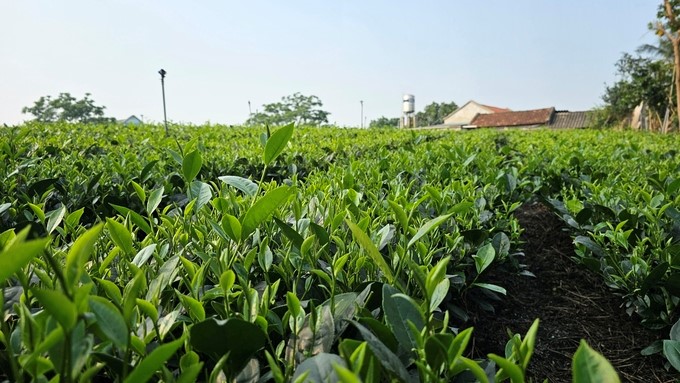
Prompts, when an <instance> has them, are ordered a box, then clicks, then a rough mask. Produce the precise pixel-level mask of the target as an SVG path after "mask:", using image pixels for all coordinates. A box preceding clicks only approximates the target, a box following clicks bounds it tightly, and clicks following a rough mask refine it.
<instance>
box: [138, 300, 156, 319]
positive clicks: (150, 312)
mask: <svg viewBox="0 0 680 383" xmlns="http://www.w3.org/2000/svg"><path fill="white" fill-rule="evenodd" d="M135 301H136V302H137V307H139V309H140V310H141V311H142V312H143V313H144V315H146V316H148V317H149V318H150V319H151V320H152V321H153V322H154V323H156V322H158V310H157V309H156V307H155V306H154V305H152V304H151V302H149V301H147V300H144V299H140V298H137V299H136V300H135Z"/></svg>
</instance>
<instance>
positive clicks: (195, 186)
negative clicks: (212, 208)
mask: <svg viewBox="0 0 680 383" xmlns="http://www.w3.org/2000/svg"><path fill="white" fill-rule="evenodd" d="M189 194H190V196H191V198H192V199H196V210H198V209H200V208H202V207H203V206H205V205H206V204H207V203H208V202H210V199H211V198H212V196H213V195H212V189H210V185H208V184H207V183H205V182H201V181H192V182H191V186H189Z"/></svg>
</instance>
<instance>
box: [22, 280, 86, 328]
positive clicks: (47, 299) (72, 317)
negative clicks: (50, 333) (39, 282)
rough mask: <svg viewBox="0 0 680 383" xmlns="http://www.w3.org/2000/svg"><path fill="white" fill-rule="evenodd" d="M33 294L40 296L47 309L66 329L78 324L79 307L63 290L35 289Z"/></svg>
mask: <svg viewBox="0 0 680 383" xmlns="http://www.w3.org/2000/svg"><path fill="white" fill-rule="evenodd" d="M33 295H35V297H36V298H38V301H40V303H41V304H42V305H43V307H44V308H45V310H46V311H47V312H48V313H49V314H50V315H52V316H53V317H54V319H56V320H57V322H59V324H61V325H62V326H63V327H64V330H66V331H69V330H71V329H72V328H73V326H74V325H75V324H76V320H77V316H78V309H77V308H76V305H75V304H74V303H73V302H71V301H70V300H69V299H68V298H67V297H66V295H64V294H63V293H62V292H60V291H58V290H42V289H34V290H33Z"/></svg>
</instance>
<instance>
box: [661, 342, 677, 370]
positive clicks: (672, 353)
mask: <svg viewBox="0 0 680 383" xmlns="http://www.w3.org/2000/svg"><path fill="white" fill-rule="evenodd" d="M663 355H664V356H665V357H666V359H668V362H670V364H671V366H673V368H675V370H676V371H680V341H677V340H669V339H664V341H663Z"/></svg>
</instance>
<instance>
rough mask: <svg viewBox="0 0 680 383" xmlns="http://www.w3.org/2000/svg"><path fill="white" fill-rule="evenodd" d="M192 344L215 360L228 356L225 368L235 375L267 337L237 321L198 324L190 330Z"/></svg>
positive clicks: (206, 321)
mask: <svg viewBox="0 0 680 383" xmlns="http://www.w3.org/2000/svg"><path fill="white" fill-rule="evenodd" d="M190 333H191V336H190V339H191V345H192V346H193V347H194V349H195V350H197V351H200V352H204V353H206V354H208V355H209V356H210V357H212V358H213V359H214V360H215V361H217V360H219V359H220V358H221V357H222V356H223V355H226V354H227V353H229V357H228V358H227V360H226V363H225V367H227V368H228V369H229V371H230V372H231V373H232V374H236V373H238V372H239V371H241V370H242V369H243V367H245V365H246V363H248V361H249V360H250V358H251V357H253V355H254V354H255V352H257V351H258V350H260V349H261V348H262V347H263V346H264V345H265V342H266V339H267V338H266V334H265V333H264V332H263V331H262V329H260V328H259V327H258V326H257V325H254V324H252V323H250V322H247V321H245V320H243V319H239V318H229V319H226V320H217V319H214V318H211V319H207V320H205V321H202V322H198V323H196V324H194V325H193V326H192V327H191V330H190Z"/></svg>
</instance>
